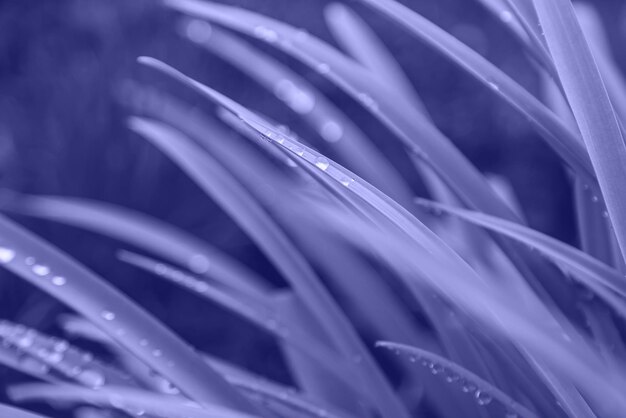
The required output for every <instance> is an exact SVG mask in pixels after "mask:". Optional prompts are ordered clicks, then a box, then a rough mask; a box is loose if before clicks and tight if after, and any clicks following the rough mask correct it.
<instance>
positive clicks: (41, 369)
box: [0, 344, 60, 383]
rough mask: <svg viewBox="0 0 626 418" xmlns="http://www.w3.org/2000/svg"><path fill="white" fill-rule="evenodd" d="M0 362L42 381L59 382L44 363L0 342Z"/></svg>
mask: <svg viewBox="0 0 626 418" xmlns="http://www.w3.org/2000/svg"><path fill="white" fill-rule="evenodd" d="M0 364H1V365H3V366H5V367H8V368H10V369H13V370H15V371H18V372H20V373H22V374H23V375H25V376H30V377H33V378H35V379H38V380H41V381H43V382H47V383H57V382H60V379H58V378H57V377H55V376H52V375H51V374H50V369H49V368H48V366H46V365H45V364H44V363H42V362H40V361H38V360H35V359H33V358H31V357H30V356H24V354H23V353H22V352H20V351H19V350H17V349H16V348H15V347H12V346H11V345H9V344H0Z"/></svg>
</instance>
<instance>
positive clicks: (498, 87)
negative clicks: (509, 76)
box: [487, 81, 500, 91]
mask: <svg viewBox="0 0 626 418" xmlns="http://www.w3.org/2000/svg"><path fill="white" fill-rule="evenodd" d="M487 84H488V85H489V88H490V89H491V90H493V91H500V86H498V85H497V84H496V83H493V82H491V81H488V82H487Z"/></svg>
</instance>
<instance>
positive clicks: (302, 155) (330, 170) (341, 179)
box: [260, 130, 527, 367]
mask: <svg viewBox="0 0 626 418" xmlns="http://www.w3.org/2000/svg"><path fill="white" fill-rule="evenodd" d="M260 132H262V130H260ZM275 141H276V143H277V144H280V146H283V147H285V148H286V149H287V150H295V149H298V150H300V152H299V153H297V154H296V155H297V157H295V156H294V158H295V159H296V160H300V159H303V160H305V161H307V162H308V163H309V164H310V165H311V166H314V165H315V168H312V173H316V170H317V172H319V173H320V174H319V175H320V176H321V175H325V174H329V175H330V176H331V177H333V178H334V180H335V181H337V182H338V183H340V184H341V185H342V186H341V189H345V188H346V187H347V188H349V190H354V189H355V188H358V187H359V186H362V187H371V186H368V185H367V184H365V182H362V180H360V179H359V180H355V176H354V174H351V173H347V172H345V173H346V174H342V173H341V170H342V168H341V167H340V166H339V165H336V164H334V163H332V162H330V163H329V164H328V166H326V165H324V169H322V170H321V171H320V167H319V166H317V164H316V162H317V161H319V155H318V154H316V153H314V152H313V151H312V150H310V149H306V150H305V151H302V149H303V148H304V146H303V145H302V144H300V145H298V146H294V145H291V144H289V141H292V140H288V139H286V138H284V137H283V138H280V139H279V140H278V139H275ZM290 152H294V151H290ZM294 153H295V152H294ZM336 171H340V172H339V174H338V173H335V172H336ZM349 176H353V177H349ZM346 179H351V180H349V181H346ZM373 190H374V193H377V192H376V191H375V189H373ZM359 192H360V193H359ZM359 192H357V193H356V194H358V195H359V196H360V197H361V198H364V200H366V201H368V203H369V204H372V205H373V206H375V207H377V208H378V209H379V210H380V207H381V206H384V203H381V202H378V203H372V202H376V201H375V200H372V199H373V198H372V197H370V199H369V200H368V199H367V197H366V195H365V194H364V193H363V190H359ZM378 193H379V192H378ZM383 200H384V197H383ZM392 203H393V202H392ZM399 210H400V211H401V210H402V209H401V208H400V209H399ZM386 216H391V215H389V214H387V215H386ZM285 218H286V219H291V218H293V216H285ZM395 222H398V220H397V219H396V220H395ZM295 223H296V224H298V225H299V224H301V223H302V222H300V221H295ZM374 223H380V220H379V219H377V220H376V221H374ZM407 229H408V227H407V226H404V227H402V228H401V230H402V231H403V232H406V231H407ZM411 232H413V231H411ZM415 235H416V233H415V232H413V233H412V234H409V237H414V236H415ZM431 256H432V252H431ZM453 259H455V258H454V257H453ZM446 262H447V263H448V264H449V262H450V260H449V259H448V260H447V261H446ZM462 274H463V275H464V276H467V272H466V273H462ZM469 274H470V275H472V274H473V273H469ZM418 295H419V294H418ZM417 297H418V299H419V300H420V302H422V300H421V298H420V296H417ZM423 301H424V303H423V305H424V307H428V306H429V305H431V304H430V303H429V301H430V299H429V298H426V299H424V300H423ZM431 306H432V307H434V308H437V307H439V306H440V305H439V304H434V305H431ZM439 310H440V309H439ZM436 323H437V322H435V324H436ZM461 329H464V328H462V327H461V328H459V330H461ZM440 334H441V337H444V338H445V337H446V333H445V332H442V333H440ZM462 346H464V347H466V350H465V352H467V351H470V350H469V346H468V345H467V344H466V343H465V344H462ZM454 347H455V346H454V345H452V346H449V349H450V350H452V351H454V350H455V348H454ZM526 367H527V366H526Z"/></svg>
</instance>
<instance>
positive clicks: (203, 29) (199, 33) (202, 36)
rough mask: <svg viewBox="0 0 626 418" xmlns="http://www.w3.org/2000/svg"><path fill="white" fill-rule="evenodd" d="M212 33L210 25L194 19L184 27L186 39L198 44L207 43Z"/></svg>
mask: <svg viewBox="0 0 626 418" xmlns="http://www.w3.org/2000/svg"><path fill="white" fill-rule="evenodd" d="M212 32H213V30H212V29H211V24H209V23H208V22H205V21H203V20H197V19H194V20H192V21H190V22H189V23H188V24H187V26H186V27H185V35H187V38H189V39H190V40H191V41H193V42H196V43H199V44H201V43H205V42H208V40H209V39H210V38H211V33H212Z"/></svg>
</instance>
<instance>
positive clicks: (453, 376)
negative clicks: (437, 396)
mask: <svg viewBox="0 0 626 418" xmlns="http://www.w3.org/2000/svg"><path fill="white" fill-rule="evenodd" d="M459 379H460V377H459V376H458V375H457V374H454V373H449V374H447V375H446V382H448V383H454V382H458V381H459Z"/></svg>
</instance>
